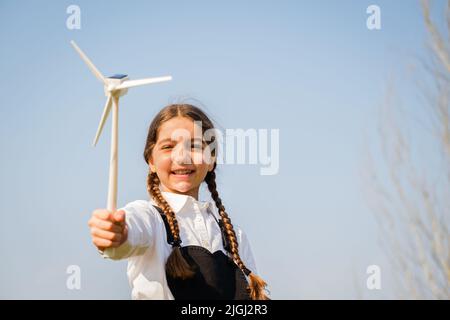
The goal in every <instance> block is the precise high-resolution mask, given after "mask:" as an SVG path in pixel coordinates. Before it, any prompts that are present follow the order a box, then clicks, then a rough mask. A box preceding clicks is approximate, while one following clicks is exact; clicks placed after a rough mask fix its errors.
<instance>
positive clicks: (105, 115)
mask: <svg viewBox="0 0 450 320" xmlns="http://www.w3.org/2000/svg"><path fill="white" fill-rule="evenodd" d="M111 105H112V97H111V95H109V96H108V99H107V100H106V104H105V108H104V109H103V114H102V118H101V119H100V123H99V125H98V128H97V133H96V134H95V139H94V142H93V143H92V146H93V147H95V145H96V144H97V141H98V138H99V137H100V135H101V133H102V129H103V126H104V125H105V122H106V119H107V118H108V115H109V111H110V110H111Z"/></svg>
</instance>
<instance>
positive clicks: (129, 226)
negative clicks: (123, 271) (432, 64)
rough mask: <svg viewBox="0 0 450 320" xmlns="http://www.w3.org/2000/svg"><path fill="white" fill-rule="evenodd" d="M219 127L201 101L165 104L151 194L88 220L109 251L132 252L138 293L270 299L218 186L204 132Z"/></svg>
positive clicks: (153, 148) (153, 154) (149, 153)
mask: <svg viewBox="0 0 450 320" xmlns="http://www.w3.org/2000/svg"><path fill="white" fill-rule="evenodd" d="M199 124H200V125H199ZM213 128H214V126H213V124H212V122H211V121H210V119H209V118H208V117H207V116H206V115H205V114H204V113H203V111H201V110H200V109H199V108H197V107H195V106H192V105H188V104H174V105H169V106H167V107H165V108H164V109H162V110H161V111H160V112H159V113H158V114H157V115H156V117H155V118H154V119H153V121H152V123H151V124H150V128H149V131H148V136H147V142H146V145H145V150H144V159H145V161H146V163H147V164H148V165H149V173H148V178H147V190H148V192H149V195H150V201H144V200H138V201H134V202H131V203H129V204H127V205H126V206H125V207H124V208H122V210H118V211H116V212H113V213H112V212H109V211H107V210H105V209H99V210H95V211H94V212H93V214H92V217H91V219H90V220H89V226H90V229H91V235H92V240H93V243H94V244H95V245H96V246H97V248H98V249H99V250H100V252H101V254H102V255H103V256H104V257H105V258H110V259H115V260H117V259H124V258H128V270H127V273H128V278H129V281H130V285H131V287H132V298H133V299H253V300H260V299H268V297H267V295H266V294H265V286H266V283H265V282H264V281H263V280H262V279H261V278H260V277H258V276H257V275H256V274H255V270H256V267H255V263H254V260H253V254H252V251H251V249H250V245H249V242H248V240H247V238H246V236H245V234H244V232H243V231H242V230H241V229H240V228H239V227H237V226H233V225H232V223H231V220H230V218H229V216H228V214H227V212H226V211H225V207H224V205H223V204H222V200H221V199H220V197H219V193H218V192H217V187H216V174H215V168H216V153H215V148H212V149H211V145H212V143H213V142H214V137H212V139H211V141H210V142H206V141H205V139H204V133H205V132H206V131H207V130H210V129H213ZM196 130H198V131H196ZM198 132H201V133H202V134H201V136H198V137H197V136H196V133H197V135H198ZM208 150H209V151H210V157H207V156H206V155H208V152H205V151H208ZM203 181H204V182H206V184H207V186H208V189H209V191H210V192H211V197H212V199H213V200H214V204H215V207H216V209H217V211H218V214H217V211H216V210H215V209H214V208H213V205H212V203H210V202H204V201H199V200H198V194H199V188H200V185H201V183H202V182H203Z"/></svg>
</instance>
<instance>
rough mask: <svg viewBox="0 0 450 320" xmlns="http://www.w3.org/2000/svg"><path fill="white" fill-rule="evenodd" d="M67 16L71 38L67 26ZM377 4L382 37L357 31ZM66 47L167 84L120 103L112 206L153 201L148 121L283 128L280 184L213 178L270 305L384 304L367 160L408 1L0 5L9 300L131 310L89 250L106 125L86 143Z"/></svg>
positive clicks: (408, 39)
mask: <svg viewBox="0 0 450 320" xmlns="http://www.w3.org/2000/svg"><path fill="white" fill-rule="evenodd" d="M442 3H443V1H437V2H436V4H435V7H439V6H440V7H443V6H442V5H441V4H442ZM71 4H76V5H78V6H79V7H80V9H81V29H80V30H69V29H68V28H67V27H66V19H67V18H68V14H67V13H66V8H67V7H68V6H69V5H71ZM371 4H376V5H379V6H380V8H381V19H382V20H381V21H382V29H381V30H377V31H369V30H368V29H367V28H366V19H367V17H368V15H367V13H366V8H367V7H368V6H369V5H371ZM72 39H73V40H75V41H76V42H77V44H78V45H79V46H80V47H81V48H82V49H83V50H84V51H85V52H86V53H87V54H88V56H89V57H90V58H91V59H92V60H93V62H94V63H95V64H96V65H97V67H98V68H99V69H100V70H101V71H102V72H103V73H104V74H105V75H110V74H114V73H127V74H128V75H130V77H131V78H135V79H136V78H142V77H149V76H161V75H166V74H170V75H172V76H173V81H171V82H169V83H164V84H157V85H153V86H148V87H141V88H136V89H134V90H133V91H132V92H131V91H130V93H129V94H128V95H127V96H126V97H124V98H123V99H121V106H120V124H119V127H120V131H119V133H120V137H119V194H118V204H119V206H123V205H125V204H126V203H128V202H131V201H134V200H136V199H147V197H148V196H147V194H146V188H145V179H146V164H145V162H144V160H143V157H142V153H143V149H144V144H145V137H146V131H147V128H148V125H149V123H150V121H151V119H152V117H153V116H154V115H155V114H156V113H157V111H158V110H159V109H160V108H162V107H163V106H165V105H166V104H168V103H169V102H174V101H178V100H180V99H182V98H186V97H189V98H192V99H197V100H198V101H200V102H201V105H202V106H203V107H204V109H205V111H206V112H207V113H208V114H209V115H211V117H212V118H213V119H214V120H215V121H216V122H217V123H218V124H219V125H220V126H221V127H222V128H243V129H249V128H255V129H268V130H270V129H279V130H280V170H279V173H278V174H277V175H273V176H261V175H260V174H259V166H256V165H222V166H220V167H219V169H218V186H219V187H218V190H219V192H220V195H221V197H222V199H223V201H224V203H225V206H226V208H227V210H228V211H229V214H230V216H231V217H232V218H233V221H234V222H235V223H237V224H239V225H241V226H242V227H243V229H244V230H245V231H246V232H247V234H248V237H249V239H250V242H251V245H252V248H253V251H254V253H255V258H256V261H257V265H258V269H259V273H260V274H261V276H262V277H263V278H264V279H266V280H267V282H268V283H269V285H270V290H271V292H272V297H273V298H274V299H312V298H325V299H328V298H338V299H348V298H356V297H358V290H357V289H356V288H359V289H360V291H361V292H362V295H363V296H364V297H366V298H371V299H372V298H373V299H377V298H389V297H392V295H393V291H392V286H391V284H390V282H389V277H390V270H389V267H388V265H387V264H386V261H385V259H384V257H383V253H382V251H381V249H380V248H379V246H378V245H377V230H376V226H375V221H374V219H373V215H372V213H371V212H370V211H369V209H368V207H367V205H366V203H365V201H364V197H363V194H362V190H361V183H360V180H361V176H360V171H361V157H362V154H363V151H364V139H363V135H364V133H365V132H366V131H370V130H371V128H372V127H373V125H374V121H373V118H374V115H375V114H376V107H377V106H378V104H379V103H380V102H381V101H382V100H383V94H384V90H385V88H386V81H387V79H389V77H390V76H392V75H393V74H394V75H396V74H402V72H403V71H404V69H405V68H406V67H407V64H408V63H410V62H411V61H413V58H414V56H415V55H416V54H419V53H421V52H422V50H423V47H424V43H425V33H424V26H423V23H422V20H421V12H420V7H419V4H418V2H417V1H406V0H404V1H363V0H353V1H349V0H348V1H339V2H338V1H282V2H275V1H245V2H244V3H243V2H242V1H222V2H217V1H214V2H213V1H190V2H186V1H133V2H124V1H58V2H55V1H41V2H31V1H28V2H27V1H5V0H3V1H1V2H0V40H1V43H2V49H1V50H0V69H1V71H2V75H3V76H2V77H1V78H0V88H1V89H0V90H1V93H2V94H1V96H2V102H1V105H0V145H1V148H2V150H3V156H2V158H1V166H0V172H1V179H0V193H1V195H2V201H1V202H0V212H1V213H2V220H3V223H2V224H1V227H0V228H1V233H0V234H1V243H2V247H1V248H2V252H3V256H4V259H2V264H1V266H0V282H1V283H2V286H1V288H0V297H1V298H62V299H79V298H86V299H90V298H100V299H101V298H113V299H128V298H129V297H130V289H129V286H128V283H127V278H126V262H124V261H122V262H112V261H107V260H103V259H102V258H100V256H99V255H98V254H97V252H96V251H95V249H94V247H93V246H92V245H91V242H90V236H89V230H88V227H87V221H88V219H89V216H90V214H91V212H92V210H94V209H95V208H100V207H104V206H105V205H106V196H107V184H108V162H109V131H110V124H109V122H108V124H107V125H106V127H105V130H104V134H103V135H102V137H101V139H100V142H99V144H98V145H97V147H95V148H93V147H91V142H92V140H93V138H94V135H95V131H96V128H97V125H98V121H99V119H100V116H101V112H102V108H103V104H104V100H105V97H104V94H103V88H102V86H101V84H100V83H99V82H98V81H97V80H96V79H95V78H94V76H93V75H92V74H91V73H90V72H89V70H88V69H87V67H86V66H85V65H84V64H83V63H82V61H81V60H80V58H79V57H78V55H77V54H76V52H75V51H74V50H73V48H72V47H71V46H70V43H69V41H70V40H72ZM399 88H400V89H402V90H405V91H408V90H411V89H410V88H409V87H403V83H400V84H399ZM105 133H106V134H105ZM371 264H377V265H380V266H381V268H382V272H383V289H382V290H379V291H369V290H367V289H366V287H365V279H366V277H367V275H366V273H365V272H366V268H367V266H368V265H371ZM69 265H78V266H80V268H81V285H82V288H81V290H68V289H67V288H66V279H67V276H68V275H67V274H66V268H67V266H69Z"/></svg>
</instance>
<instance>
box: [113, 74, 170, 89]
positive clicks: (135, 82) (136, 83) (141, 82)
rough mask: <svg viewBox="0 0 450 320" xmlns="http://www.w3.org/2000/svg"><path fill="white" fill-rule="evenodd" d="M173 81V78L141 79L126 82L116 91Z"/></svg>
mask: <svg viewBox="0 0 450 320" xmlns="http://www.w3.org/2000/svg"><path fill="white" fill-rule="evenodd" d="M170 80H172V77H171V76H165V77H157V78H147V79H139V80H126V81H124V82H122V83H121V84H119V85H118V86H117V87H115V90H120V89H127V88H132V87H137V86H143V85H145V84H151V83H158V82H164V81H170Z"/></svg>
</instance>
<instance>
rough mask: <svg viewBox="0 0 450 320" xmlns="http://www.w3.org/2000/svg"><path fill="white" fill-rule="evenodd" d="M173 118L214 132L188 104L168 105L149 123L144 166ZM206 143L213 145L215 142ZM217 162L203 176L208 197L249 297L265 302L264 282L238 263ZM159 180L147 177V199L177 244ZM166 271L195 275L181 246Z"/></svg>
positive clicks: (175, 229) (179, 275)
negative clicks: (153, 203)
mask: <svg viewBox="0 0 450 320" xmlns="http://www.w3.org/2000/svg"><path fill="white" fill-rule="evenodd" d="M175 117H186V118H188V119H191V120H192V121H201V125H202V134H203V133H204V132H205V131H206V130H209V129H214V125H213V123H212V122H211V120H210V119H209V118H208V116H207V115H206V114H205V113H204V112H203V111H202V110H201V109H199V108H197V107H195V106H193V105H190V104H171V105H168V106H166V107H165V108H163V109H162V110H161V111H160V112H159V113H158V114H157V115H156V116H155V118H154V119H153V121H152V123H151V124H150V127H149V130H148V135H147V141H146V143H145V149H144V159H145V162H146V163H147V164H149V159H150V156H151V154H152V151H153V148H154V146H155V144H156V142H157V139H158V129H159V127H160V126H161V125H162V124H163V123H164V122H166V121H168V120H170V119H172V118H175ZM211 140H212V141H211V142H209V143H212V142H213V141H214V137H213V139H211ZM212 155H215V148H213V149H212ZM215 169H216V163H214V168H213V170H212V171H210V172H208V173H207V175H206V177H205V180H204V181H205V182H206V184H207V185H208V190H209V191H210V192H211V197H212V199H213V200H214V202H215V204H216V207H217V208H218V210H219V214H220V216H221V218H222V221H223V224H224V227H225V230H226V234H227V238H228V242H229V244H230V251H231V254H232V256H233V260H234V262H235V263H236V264H237V266H238V267H239V268H240V269H241V270H242V271H243V272H244V273H245V274H246V275H248V277H249V279H250V284H249V287H248V288H247V289H248V290H249V293H250V297H251V298H252V299H253V300H265V299H268V297H267V295H266V294H265V287H266V283H265V282H264V280H263V279H261V278H260V277H259V276H257V275H256V274H254V273H253V272H251V271H250V270H249V269H247V267H246V266H245V265H244V263H243V262H242V260H241V257H240V256H239V250H238V242H237V238H236V233H235V232H234V229H233V225H232V223H231V220H230V218H229V217H228V214H227V212H226V211H225V207H224V205H223V204H222V200H221V199H220V197H219V193H218V192H217V185H216V174H215V172H214V171H215ZM159 185H160V180H159V178H158V175H157V174H156V173H155V172H151V171H149V173H148V177H147V190H148V192H149V194H150V196H151V197H152V198H153V199H154V200H155V201H156V203H157V204H158V206H159V207H160V208H161V209H162V210H163V212H164V214H165V215H166V217H167V221H168V223H169V226H170V232H171V233H172V236H173V239H174V243H178V244H179V243H180V230H179V228H178V222H177V219H176V217H175V213H174V212H173V210H172V208H171V207H170V205H169V203H168V202H167V201H166V199H165V198H164V197H163V195H162V194H161V190H160V188H159ZM166 271H167V272H168V274H169V275H171V276H172V277H174V278H180V279H187V278H190V277H192V276H193V274H194V272H193V270H192V269H191V267H190V265H189V264H188V263H187V261H186V260H185V259H184V257H183V255H182V254H181V250H180V246H179V245H174V246H173V249H172V252H171V254H170V256H169V258H168V259H167V262H166Z"/></svg>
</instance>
